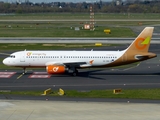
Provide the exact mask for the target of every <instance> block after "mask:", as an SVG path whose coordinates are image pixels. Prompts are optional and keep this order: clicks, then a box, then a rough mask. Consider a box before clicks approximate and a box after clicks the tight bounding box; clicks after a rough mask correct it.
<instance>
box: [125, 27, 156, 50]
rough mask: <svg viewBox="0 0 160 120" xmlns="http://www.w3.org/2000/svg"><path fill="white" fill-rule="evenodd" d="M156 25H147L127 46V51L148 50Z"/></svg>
mask: <svg viewBox="0 0 160 120" xmlns="http://www.w3.org/2000/svg"><path fill="white" fill-rule="evenodd" d="M153 29H154V27H146V28H144V30H143V31H142V32H141V33H140V34H139V35H138V37H137V38H136V39H135V40H134V41H133V42H132V44H131V45H130V46H129V47H128V48H127V51H130V50H131V51H140V52H148V49H149V46H150V41H151V38H152V34H153Z"/></svg>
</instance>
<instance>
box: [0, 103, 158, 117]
mask: <svg viewBox="0 0 160 120" xmlns="http://www.w3.org/2000/svg"><path fill="white" fill-rule="evenodd" d="M159 111H160V105H159V104H156V103H130V102H129V101H127V102H126V103H118V102H116V103H115V102H86V101H49V100H0V119H1V120H159V118H160V114H159Z"/></svg>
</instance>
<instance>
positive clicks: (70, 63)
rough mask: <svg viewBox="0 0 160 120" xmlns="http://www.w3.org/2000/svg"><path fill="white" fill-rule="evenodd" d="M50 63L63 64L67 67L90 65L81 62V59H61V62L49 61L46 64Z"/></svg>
mask: <svg viewBox="0 0 160 120" xmlns="http://www.w3.org/2000/svg"><path fill="white" fill-rule="evenodd" d="M48 65H59V66H60V65H63V66H66V67H89V66H91V65H90V64H87V63H86V62H79V61H61V62H48V63H46V66H48Z"/></svg>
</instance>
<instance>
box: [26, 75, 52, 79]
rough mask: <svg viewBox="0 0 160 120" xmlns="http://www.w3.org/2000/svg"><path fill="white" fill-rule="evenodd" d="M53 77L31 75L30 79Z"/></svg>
mask: <svg viewBox="0 0 160 120" xmlns="http://www.w3.org/2000/svg"><path fill="white" fill-rule="evenodd" d="M50 77H51V75H34V74H32V75H30V76H29V77H28V78H50Z"/></svg>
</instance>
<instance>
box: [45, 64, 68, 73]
mask: <svg viewBox="0 0 160 120" xmlns="http://www.w3.org/2000/svg"><path fill="white" fill-rule="evenodd" d="M46 70H47V72H48V74H61V73H64V72H65V70H66V68H65V67H64V66H58V65H48V66H47V67H46Z"/></svg>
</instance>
